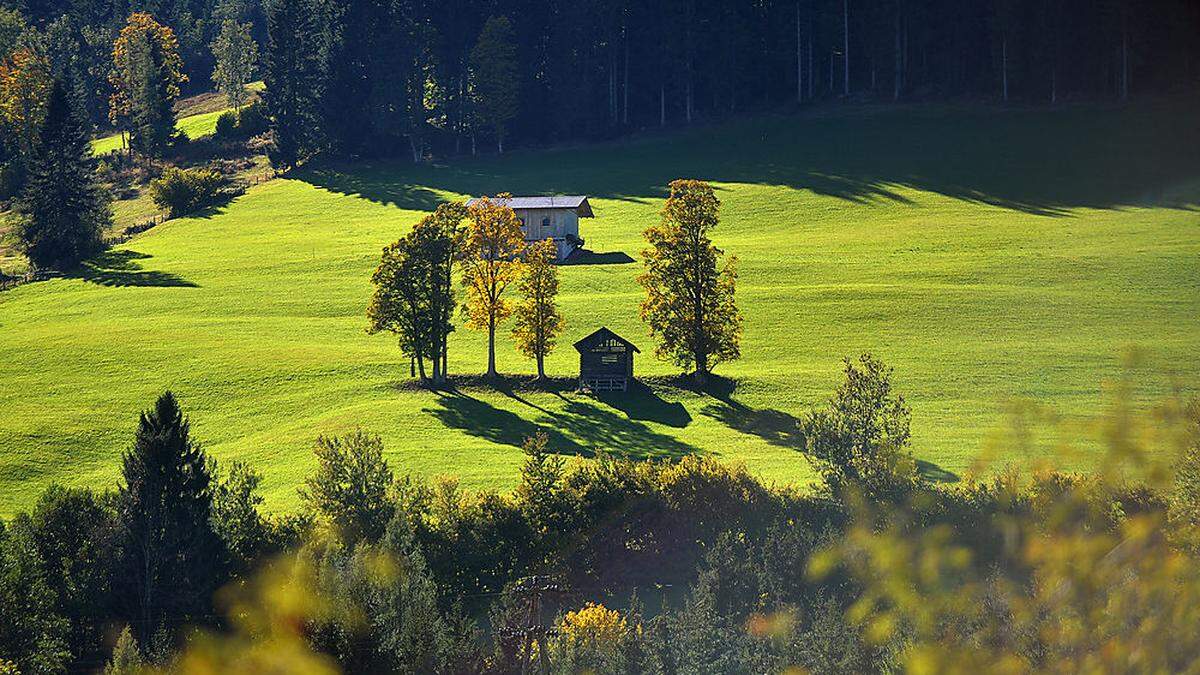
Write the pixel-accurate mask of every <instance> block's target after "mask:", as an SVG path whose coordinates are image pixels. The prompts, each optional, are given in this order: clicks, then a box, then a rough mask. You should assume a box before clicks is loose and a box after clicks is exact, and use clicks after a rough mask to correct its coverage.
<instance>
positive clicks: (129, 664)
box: [104, 626, 145, 675]
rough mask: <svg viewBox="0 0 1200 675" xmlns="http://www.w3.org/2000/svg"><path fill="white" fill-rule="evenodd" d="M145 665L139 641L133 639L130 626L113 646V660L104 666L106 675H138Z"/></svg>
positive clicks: (126, 627) (124, 629)
mask: <svg viewBox="0 0 1200 675" xmlns="http://www.w3.org/2000/svg"><path fill="white" fill-rule="evenodd" d="M144 665H145V662H144V661H143V659H142V652H141V651H140V650H139V649H138V643H137V640H135V639H133V633H132V632H130V630H129V626H125V628H123V629H122V630H121V634H120V635H119V636H118V637H117V644H116V645H114V646H113V653H112V658H111V659H109V661H108V663H107V664H105V665H104V675H137V673H140V672H142V668H143V667H144Z"/></svg>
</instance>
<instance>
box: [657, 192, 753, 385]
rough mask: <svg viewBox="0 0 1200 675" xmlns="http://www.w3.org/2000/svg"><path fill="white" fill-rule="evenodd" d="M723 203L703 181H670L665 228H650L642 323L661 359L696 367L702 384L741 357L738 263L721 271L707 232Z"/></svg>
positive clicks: (733, 261) (661, 225)
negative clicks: (736, 288)
mask: <svg viewBox="0 0 1200 675" xmlns="http://www.w3.org/2000/svg"><path fill="white" fill-rule="evenodd" d="M719 208H720V202H719V201H718V200H717V197H716V195H715V194H714V193H713V189H712V187H711V186H710V185H708V184H707V183H705V182H703V181H698V180H675V181H672V182H671V194H670V196H669V197H668V199H667V203H666V205H665V206H663V210H662V222H661V223H659V224H658V225H654V226H652V227H650V228H649V229H647V230H646V232H645V235H646V241H647V242H649V244H650V247H649V248H647V249H645V250H644V251H642V261H643V263H644V266H645V267H644V272H643V273H642V274H641V276H639V277H638V282H639V283H640V284H641V285H642V287H643V288H645V289H646V299H645V300H644V301H643V302H642V320H643V321H645V322H646V323H647V324H649V326H650V332H651V333H652V334H653V335H654V337H656V338H657V339H658V346H657V348H656V350H655V351H656V353H657V355H658V357H659V358H662V359H667V360H670V361H672V362H674V363H675V364H676V365H678V366H680V367H682V368H685V369H687V368H691V369H693V374H694V376H695V379H696V383H697V384H700V385H703V384H704V382H705V379H706V377H707V376H708V374H709V373H710V372H712V368H713V367H714V366H715V365H716V364H718V363H720V362H722V361H730V360H733V359H737V358H739V357H740V355H741V352H740V350H739V347H738V343H739V341H740V338H741V330H742V315H741V313H740V312H738V309H737V305H736V304H735V302H734V284H735V282H736V280H737V273H736V272H735V271H734V265H735V264H736V260H737V259H736V258H730V259H729V260H728V261H727V262H726V263H725V266H724V267H723V268H718V261H719V260H720V257H721V254H722V252H721V250H720V249H718V248H717V247H716V246H714V245H713V243H712V240H711V239H709V237H708V233H709V232H710V231H711V230H712V229H713V228H714V227H716V226H717V222H718V209H719Z"/></svg>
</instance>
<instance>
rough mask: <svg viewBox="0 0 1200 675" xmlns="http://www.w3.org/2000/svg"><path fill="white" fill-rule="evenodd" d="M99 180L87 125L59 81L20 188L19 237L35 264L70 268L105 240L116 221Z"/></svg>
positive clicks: (65, 88) (30, 259)
mask: <svg viewBox="0 0 1200 675" xmlns="http://www.w3.org/2000/svg"><path fill="white" fill-rule="evenodd" d="M108 200H109V197H108V194H107V193H106V192H105V191H104V190H103V188H101V186H100V185H99V183H98V182H97V180H96V176H95V171H94V166H93V159H92V156H91V147H90V145H89V143H88V138H87V132H86V128H85V126H84V124H83V122H82V120H80V118H79V116H78V115H77V114H76V111H75V110H73V109H72V106H71V102H70V99H69V98H68V94H67V87H66V85H65V84H64V83H63V82H62V81H56V82H55V83H54V85H53V87H52V88H51V92H50V100H49V102H48V103H47V106H46V116H45V120H44V121H43V123H42V128H41V132H40V133H39V134H38V142H37V146H36V149H35V151H34V157H33V160H32V166H31V168H30V172H29V178H28V181H27V182H26V185H25V190H24V192H23V194H22V197H21V200H20V203H19V205H18V206H19V211H20V218H19V219H18V222H17V237H18V240H19V241H20V244H21V248H22V250H23V251H24V252H25V255H26V256H28V257H29V261H30V262H31V263H32V264H33V265H34V267H37V268H59V269H64V268H70V267H72V266H74V265H76V264H77V263H78V262H79V261H80V260H82V259H83V258H85V257H87V256H89V255H91V254H92V253H95V252H96V251H97V250H99V248H100V246H101V241H100V237H101V234H102V233H103V231H104V229H105V228H107V227H108V226H109V224H110V223H111V222H112V215H111V213H110V211H109V208H108Z"/></svg>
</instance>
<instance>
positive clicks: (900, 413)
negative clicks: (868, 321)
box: [800, 354, 917, 499]
mask: <svg viewBox="0 0 1200 675" xmlns="http://www.w3.org/2000/svg"><path fill="white" fill-rule="evenodd" d="M845 375H846V379H845V380H844V381H843V382H842V384H841V385H839V386H838V388H837V391H836V392H834V395H833V397H832V398H831V399H830V401H829V405H828V408H827V409H826V410H823V411H814V412H813V413H811V414H809V415H808V416H806V417H805V418H804V419H803V420H801V423H800V432H801V435H802V436H803V437H804V447H805V451H806V452H807V453H808V454H809V456H810V457H812V458H813V459H815V460H817V463H818V466H819V469H820V471H821V475H822V476H823V477H824V479H825V483H826V485H827V486H828V487H829V489H830V490H831V491H832V492H833V493H834V494H839V493H841V492H842V491H843V490H844V489H846V488H850V489H855V490H859V491H861V492H863V493H864V494H866V495H867V496H870V497H872V498H875V499H885V498H896V497H900V496H903V495H904V494H905V492H906V490H907V488H910V487H912V486H913V485H914V481H915V480H916V478H917V474H916V465H915V464H914V463H913V458H912V456H911V455H910V454H909V451H908V439H909V435H910V431H909V428H910V425H911V422H912V413H911V412H910V411H909V408H908V405H907V404H906V403H905V402H904V397H903V396H901V395H899V394H896V393H894V392H893V391H892V369H891V368H889V367H887V366H885V365H884V364H883V362H882V361H880V360H879V359H877V358H875V357H873V356H871V355H870V354H863V355H862V356H860V357H859V358H858V362H857V363H855V362H854V361H851V360H850V359H845Z"/></svg>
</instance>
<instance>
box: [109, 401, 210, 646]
mask: <svg viewBox="0 0 1200 675" xmlns="http://www.w3.org/2000/svg"><path fill="white" fill-rule="evenodd" d="M122 475H123V478H124V485H122V486H121V488H120V491H119V494H118V500H119V511H120V519H121V525H122V534H123V539H124V541H123V544H124V549H123V550H124V575H125V579H126V580H127V582H128V584H129V586H130V587H129V589H128V597H129V598H130V599H131V600H132V602H133V605H134V606H133V607H132V608H131V609H132V610H133V611H134V612H135V614H134V617H135V618H136V622H135V624H134V626H135V629H136V632H137V633H138V634H139V635H140V637H141V639H142V642H143V643H146V641H147V640H149V639H150V637H151V636H152V635H153V634H154V633H155V632H156V631H157V630H158V629H159V628H163V627H166V626H167V625H174V624H176V623H178V622H183V621H186V620H187V619H188V617H192V616H196V615H197V614H201V613H204V610H205V609H206V607H207V606H208V602H209V600H210V598H211V597H212V594H213V592H214V591H215V590H216V589H217V587H218V584H219V582H220V580H221V578H222V568H223V566H224V562H225V555H224V551H223V547H222V545H221V540H220V538H219V537H218V536H217V534H216V533H215V532H214V531H213V526H212V522H211V515H212V502H213V479H212V475H211V473H210V467H209V463H208V460H207V457H206V456H205V453H204V451H203V449H201V448H200V446H199V445H198V444H196V443H195V442H193V441H192V439H191V435H190V425H189V423H188V420H187V418H186V417H184V415H183V412H182V411H181V410H180V408H179V403H178V402H177V401H176V400H175V397H174V395H172V394H171V392H169V391H168V392H165V393H164V394H163V395H162V396H160V397H159V398H158V401H157V402H156V403H155V405H154V409H153V410H150V411H147V412H144V413H142V415H141V418H140V420H139V422H138V429H137V435H136V438H135V440H134V444H133V447H132V448H131V449H130V450H129V451H128V452H126V453H125V457H124V460H123V467H122Z"/></svg>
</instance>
